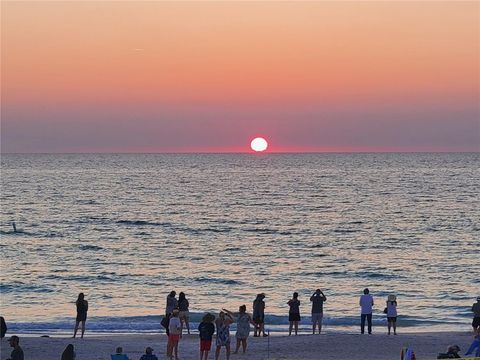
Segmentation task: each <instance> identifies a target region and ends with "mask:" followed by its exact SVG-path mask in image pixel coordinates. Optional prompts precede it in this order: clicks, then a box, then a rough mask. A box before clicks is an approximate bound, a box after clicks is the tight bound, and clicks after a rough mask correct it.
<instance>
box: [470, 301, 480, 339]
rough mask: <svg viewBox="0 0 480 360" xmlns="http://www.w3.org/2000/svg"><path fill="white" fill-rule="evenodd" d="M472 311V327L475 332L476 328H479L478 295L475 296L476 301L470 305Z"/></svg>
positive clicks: (479, 309) (479, 306)
mask: <svg viewBox="0 0 480 360" xmlns="http://www.w3.org/2000/svg"><path fill="white" fill-rule="evenodd" d="M472 312H473V321H472V327H473V331H474V332H475V331H476V330H477V329H480V296H477V302H476V303H475V304H473V305H472Z"/></svg>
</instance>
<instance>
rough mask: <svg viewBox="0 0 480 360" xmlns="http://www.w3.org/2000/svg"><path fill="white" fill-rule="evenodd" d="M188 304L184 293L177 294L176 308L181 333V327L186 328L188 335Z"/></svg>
mask: <svg viewBox="0 0 480 360" xmlns="http://www.w3.org/2000/svg"><path fill="white" fill-rule="evenodd" d="M189 306H190V304H189V302H188V300H187V298H186V297H185V293H184V292H181V293H180V294H179V295H178V310H179V311H180V312H179V313H178V318H179V319H180V323H181V324H182V333H183V328H184V327H186V328H187V333H188V334H189V335H190V324H189V316H190V314H189V312H188V307H189Z"/></svg>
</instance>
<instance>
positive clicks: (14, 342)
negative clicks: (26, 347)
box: [7, 335, 24, 360]
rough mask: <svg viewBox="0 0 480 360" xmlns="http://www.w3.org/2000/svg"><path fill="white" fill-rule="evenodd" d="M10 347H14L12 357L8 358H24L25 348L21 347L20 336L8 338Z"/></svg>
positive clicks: (9, 359) (20, 359) (14, 359)
mask: <svg viewBox="0 0 480 360" xmlns="http://www.w3.org/2000/svg"><path fill="white" fill-rule="evenodd" d="M8 342H9V343H10V347H12V348H13V350H12V352H11V354H10V357H9V358H8V359H7V360H24V355H23V350H22V348H21V347H20V345H19V344H20V338H19V337H18V336H16V335H13V336H12V337H10V339H8Z"/></svg>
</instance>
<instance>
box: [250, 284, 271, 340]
mask: <svg viewBox="0 0 480 360" xmlns="http://www.w3.org/2000/svg"><path fill="white" fill-rule="evenodd" d="M263 299H265V294H264V293H261V294H258V295H257V297H256V298H255V300H254V301H253V322H254V323H255V327H254V329H253V336H255V337H256V336H260V334H261V333H263V336H268V335H267V334H266V333H265V301H263Z"/></svg>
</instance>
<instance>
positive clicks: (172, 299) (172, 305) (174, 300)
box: [165, 291, 178, 316]
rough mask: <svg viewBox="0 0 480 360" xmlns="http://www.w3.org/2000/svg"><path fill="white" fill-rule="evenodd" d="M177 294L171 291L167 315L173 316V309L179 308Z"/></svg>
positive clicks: (166, 310) (167, 303)
mask: <svg viewBox="0 0 480 360" xmlns="http://www.w3.org/2000/svg"><path fill="white" fill-rule="evenodd" d="M175 296H177V293H176V292H175V291H170V294H168V295H167V302H166V305H165V315H166V316H168V315H172V314H173V309H176V308H177V307H178V301H177V298H176V297H175Z"/></svg>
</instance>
